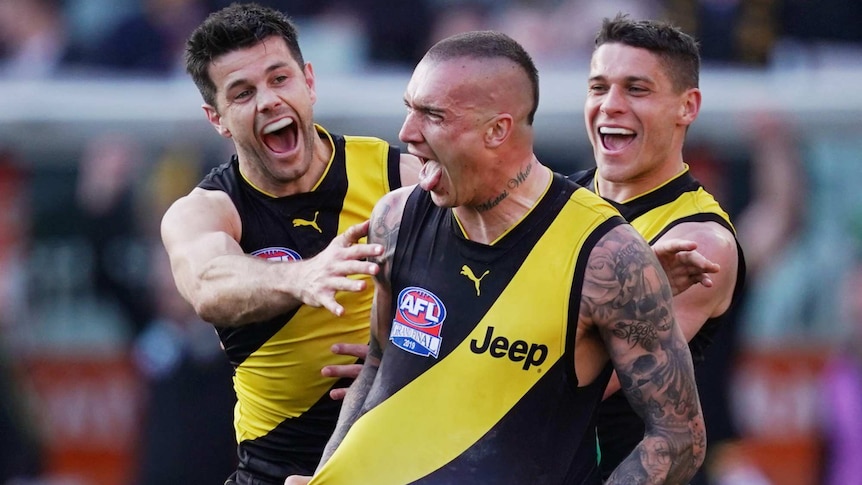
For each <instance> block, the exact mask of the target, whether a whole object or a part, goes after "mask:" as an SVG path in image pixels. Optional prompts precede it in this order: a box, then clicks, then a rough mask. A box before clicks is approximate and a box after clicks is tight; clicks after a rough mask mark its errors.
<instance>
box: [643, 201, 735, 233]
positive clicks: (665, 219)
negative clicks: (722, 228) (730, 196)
mask: <svg viewBox="0 0 862 485" xmlns="http://www.w3.org/2000/svg"><path fill="white" fill-rule="evenodd" d="M701 213H712V214H716V215H718V216H720V217H721V218H723V219H724V220H726V221H727V223H728V224H730V216H728V215H727V213H726V212H724V210H722V208H721V206H720V205H719V204H718V202H716V200H715V198H713V196H712V195H710V194H709V193H708V192H706V191H705V190H703V188H700V189H698V190H697V191H695V192H686V193H685V194H683V195H681V196H680V197H679V198H678V199H676V200H675V201H673V202H671V203H669V204H665V205H662V206H659V207H656V208H655V209H652V210H650V211H648V212H646V213H645V214H643V215H641V216H640V217H638V218H636V219H635V220H634V221H631V223H632V226H634V228H635V229H637V231H638V232H639V233H641V235H643V237H644V239H646V240H647V241H652V240H653V238H655V237H656V236H657V235H658V234H659V233H661V232H662V231H663V230H664V229H665V228H666V227H667V225H668V224H670V223H671V222H673V221H676V220H679V219H681V218H683V217H688V216H691V215H694V214H701ZM731 227H733V226H732V225H731Z"/></svg>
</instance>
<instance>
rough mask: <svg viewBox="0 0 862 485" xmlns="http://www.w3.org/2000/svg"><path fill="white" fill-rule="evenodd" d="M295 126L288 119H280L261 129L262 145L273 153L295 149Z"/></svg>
mask: <svg viewBox="0 0 862 485" xmlns="http://www.w3.org/2000/svg"><path fill="white" fill-rule="evenodd" d="M296 140H297V126H296V123H294V122H293V120H292V119H290V118H282V119H280V120H278V121H274V122H272V123H270V124H268V125H266V126H265V127H264V128H263V143H264V144H265V145H266V146H267V148H269V149H270V150H272V151H273V152H275V153H285V152H289V151H291V150H293V149H294V148H296Z"/></svg>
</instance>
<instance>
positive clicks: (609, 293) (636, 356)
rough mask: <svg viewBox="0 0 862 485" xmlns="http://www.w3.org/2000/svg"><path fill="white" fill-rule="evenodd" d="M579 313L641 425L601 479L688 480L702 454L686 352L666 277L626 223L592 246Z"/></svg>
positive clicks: (701, 425) (699, 419) (701, 434)
mask: <svg viewBox="0 0 862 485" xmlns="http://www.w3.org/2000/svg"><path fill="white" fill-rule="evenodd" d="M580 318H581V321H582V322H586V323H587V326H588V327H590V326H592V327H593V328H595V329H597V330H598V333H599V335H600V336H601V339H602V340H603V342H604V346H605V348H606V350H607V352H608V355H609V356H610V358H611V361H612V362H613V365H614V368H615V369H616V372H617V375H618V376H619V379H620V382H621V384H622V390H623V392H624V393H625V395H626V397H627V398H628V400H629V402H630V403H631V404H632V407H633V408H634V410H635V411H637V413H638V414H639V415H640V416H641V418H642V419H643V420H644V424H645V425H646V432H645V434H644V437H643V439H642V440H641V442H640V443H639V444H638V446H637V447H636V448H635V449H634V451H633V452H632V453H631V454H630V455H629V456H628V457H627V458H626V459H625V460H624V461H623V462H622V463H620V465H619V466H618V467H617V469H616V470H614V472H613V474H611V476H610V478H609V479H608V482H607V483H608V484H616V483H649V484H685V483H688V481H689V479H690V478H691V477H692V476H693V475H694V473H695V472H696V471H697V469H698V467H700V465H701V464H702V463H703V459H704V455H705V453H706V434H705V431H706V430H705V427H704V422H703V416H702V413H701V409H700V401H699V399H698V395H697V388H696V386H695V381H694V369H693V366H692V361H691V354H690V353H689V350H688V345H687V344H686V340H685V337H684V336H683V334H682V332H681V330H680V328H679V326H678V325H677V324H676V321H675V319H674V314H673V308H672V295H671V289H670V286H669V284H668V280H667V277H666V276H665V274H664V272H663V271H662V268H661V266H660V265H659V262H658V260H657V259H656V257H655V254H654V253H653V251H652V250H651V249H650V247H649V246H648V245H647V243H646V241H644V240H643V238H642V237H641V236H640V235H639V234H637V232H635V230H634V229H633V228H632V227H631V226H629V225H621V226H618V227H616V228H614V229H612V230H611V231H609V232H608V234H606V235H605V236H604V237H602V239H601V240H600V241H599V242H598V243H597V244H596V246H595V247H594V248H593V250H592V251H591V253H590V258H589V263H588V265H587V270H586V274H585V279H584V289H583V293H582V300H581V315H580Z"/></svg>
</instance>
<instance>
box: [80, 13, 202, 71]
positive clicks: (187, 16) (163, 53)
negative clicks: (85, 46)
mask: <svg viewBox="0 0 862 485" xmlns="http://www.w3.org/2000/svg"><path fill="white" fill-rule="evenodd" d="M207 13H208V6H207V5H206V3H205V2H204V0H141V8H140V10H139V11H137V12H135V13H134V14H133V15H131V16H129V17H127V18H125V19H124V20H122V21H120V22H119V23H118V24H117V26H116V27H115V28H114V29H112V30H111V31H109V32H108V34H107V35H106V36H105V38H103V39H102V40H101V41H100V42H98V43H97V45H96V46H95V47H94V48H93V50H92V52H90V53H89V55H88V59H87V62H88V64H91V65H93V66H97V67H100V68H108V69H112V70H116V71H117V72H120V73H132V74H137V75H140V74H149V75H170V74H175V73H182V72H184V67H183V63H182V58H183V53H184V49H185V41H186V38H187V37H188V35H189V34H190V33H191V31H192V29H194V27H195V26H197V24H199V23H200V22H201V21H202V20H203V19H204V17H206V15H207Z"/></svg>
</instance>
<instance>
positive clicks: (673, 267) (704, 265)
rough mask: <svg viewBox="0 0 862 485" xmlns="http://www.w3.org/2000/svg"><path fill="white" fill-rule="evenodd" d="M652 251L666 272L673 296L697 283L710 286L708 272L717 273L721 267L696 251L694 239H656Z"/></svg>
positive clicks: (710, 279)
mask: <svg viewBox="0 0 862 485" xmlns="http://www.w3.org/2000/svg"><path fill="white" fill-rule="evenodd" d="M653 252H655V255H656V257H657V258H658V260H659V263H661V267H662V269H664V272H665V274H667V279H668V281H669V282H670V286H671V290H672V291H673V295H674V296H676V295H678V294H680V293H682V292H683V291H685V290H687V289H689V288H690V287H691V286H692V285H695V284H698V283H700V284H701V285H703V286H705V287H707V288H710V287H712V284H713V283H712V278H710V277H709V274H710V273H718V272H719V270H720V269H721V266H719V265H718V264H717V263H713V262H712V261H710V260H708V259H706V257H705V256H704V255H702V254H700V253H699V252H697V243H696V242H694V241H688V240H685V239H668V240H667V241H658V242H656V243H655V244H654V245H653Z"/></svg>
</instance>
